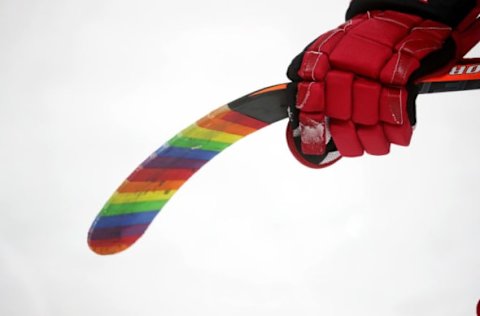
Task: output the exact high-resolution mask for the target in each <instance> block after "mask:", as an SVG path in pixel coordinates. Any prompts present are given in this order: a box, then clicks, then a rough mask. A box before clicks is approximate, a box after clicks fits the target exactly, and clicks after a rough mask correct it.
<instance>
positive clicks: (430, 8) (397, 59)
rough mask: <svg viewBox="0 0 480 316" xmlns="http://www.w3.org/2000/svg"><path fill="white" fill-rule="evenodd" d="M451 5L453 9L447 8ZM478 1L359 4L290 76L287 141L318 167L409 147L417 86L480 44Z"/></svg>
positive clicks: (292, 68) (362, 1) (307, 162)
mask: <svg viewBox="0 0 480 316" xmlns="http://www.w3.org/2000/svg"><path fill="white" fill-rule="evenodd" d="M445 3H448V4H445ZM479 8H480V5H479V1H478V0H473V1H470V0H465V1H445V0H437V1H434V0H430V1H417V0H411V1H405V0H402V1H394V0H383V1H378V0H377V1H374V0H371V1H369V0H354V1H352V2H351V4H350V8H349V10H348V12H347V18H348V20H347V21H346V22H345V23H344V24H342V25H340V26H339V27H337V28H336V29H334V30H331V31H329V32H327V33H325V34H323V35H321V36H320V37H318V38H317V39H316V40H315V41H313V42H312V43H311V44H310V45H309V46H308V47H307V48H306V49H305V50H304V51H303V52H302V53H301V54H300V55H298V56H297V57H296V58H295V59H294V60H293V61H292V63H291V65H290V67H289V69H288V72H287V75H288V77H289V78H290V80H292V83H291V84H289V87H288V95H289V98H290V100H289V104H290V106H289V116H290V120H289V124H288V128H287V142H288V145H289V148H290V150H291V151H292V153H293V154H294V156H295V157H296V158H297V159H298V160H299V161H300V162H301V163H303V164H304V165H306V166H309V167H312V168H322V167H326V166H329V165H331V164H333V163H334V162H336V161H337V160H338V159H340V158H341V157H342V156H345V157H357V156H361V155H363V154H364V153H368V154H371V155H385V154H388V153H389V151H390V146H391V144H396V145H401V146H408V145H409V144H410V140H411V137H412V133H413V127H414V126H415V123H416V117H415V100H416V97H417V94H418V91H416V88H415V85H414V82H415V81H416V80H418V79H419V78H421V77H424V76H427V75H431V74H437V73H442V72H445V71H447V70H448V69H449V67H450V66H452V65H453V64H454V63H456V62H458V61H459V60H460V59H461V58H462V57H463V56H464V55H465V54H466V53H467V52H468V51H469V50H470V49H471V48H472V47H473V46H475V44H476V43H477V42H478V40H479V39H480V25H479V24H480V23H479V20H478V14H479V13H480V9H479Z"/></svg>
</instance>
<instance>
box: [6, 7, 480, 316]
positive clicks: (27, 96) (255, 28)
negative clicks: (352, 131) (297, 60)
mask: <svg viewBox="0 0 480 316" xmlns="http://www.w3.org/2000/svg"><path fill="white" fill-rule="evenodd" d="M348 2H349V1H347V0H342V1H329V2H328V4H327V2H324V1H318V0H316V1H313V0H306V1H300V2H298V1H297V2H292V1H271V0H265V1H262V0H259V1H251V2H245V1H237V2H228V1H220V0H204V1H169V2H165V1H153V0H139V1H125V0H116V1H113V0H110V1H107V0H95V1H92V0H83V1H72V0H61V1H60V0H49V1H45V0H44V1H31V0H30V1H27V0H2V1H0V45H1V47H0V174H1V180H0V181H1V182H0V192H1V193H0V210H1V211H0V212H1V213H0V214H1V215H2V219H1V220H0V315H8V316H16V315H21V316H25V315H28V316H30V315H31V316H37V315H39V316H52V315H53V316H65V315H69V316H75V315H82V316H84V315H89V316H96V315H113V316H126V315H142V316H143V315H169V316H176V315H178V316H180V315H182V316H184V315H209V316H211V315H233V316H235V315H242V316H244V315H262V316H263V315H275V316H282V315H302V316H310V315H335V316H347V315H348V316H351V315H356V316H363V315H368V316H377V315H378V316H400V315H408V316H433V315H434V316H452V315H455V316H457V315H460V316H463V315H473V310H474V307H475V303H476V301H477V300H478V299H479V298H480V255H479V254H478V241H479V240H480V229H479V223H480V207H479V205H480V194H479V193H480V180H479V179H480V166H479V151H480V146H479V145H480V143H479V135H480V107H479V103H478V96H479V92H478V91H472V92H465V93H450V94H442V95H429V96H421V97H419V100H418V105H419V106H418V119H419V123H418V125H417V128H416V131H415V135H414V139H413V142H412V145H411V146H410V147H409V148H399V147H395V148H393V150H392V153H391V154H390V155H389V156H386V157H368V156H365V157H362V158H360V159H343V160H341V161H340V162H339V163H337V164H336V165H334V166H332V167H330V168H328V169H325V170H310V169H307V168H304V167H302V166H301V165H299V164H298V163H297V162H296V161H295V159H294V158H293V157H292V156H291V155H290V153H289V152H288V149H287V145H286V143H285V140H284V129H285V124H286V121H284V122H282V123H279V124H277V125H274V126H272V127H269V128H268V129H265V130H263V131H261V132H259V133H258V134H256V135H253V136H251V137H249V138H247V139H245V140H242V141H240V142H239V143H238V144H236V145H235V146H233V147H232V148H229V149H228V150H226V151H225V152H224V153H222V154H221V155H220V156H219V157H217V158H215V159H214V160H213V161H212V162H211V163H210V164H208V165H207V166H206V167H205V168H204V169H203V170H202V171H201V172H199V173H198V174H196V175H195V177H194V178H192V179H191V181H190V182H189V183H187V184H186V185H185V186H184V187H183V188H182V190H181V191H180V192H179V193H178V194H177V195H176V196H175V197H174V198H173V199H172V200H171V201H170V203H169V204H168V205H167V207H165V209H164V210H163V212H162V214H160V215H159V217H158V218H157V219H156V221H155V222H154V224H153V225H152V226H151V227H150V229H149V230H148V232H147V234H146V235H145V236H144V238H143V239H141V240H140V242H138V243H137V244H136V245H135V246H134V247H132V248H131V249H130V250H128V251H126V252H125V253H122V254H120V255H116V256H110V257H101V256H97V255H95V254H93V253H92V252H91V251H90V250H89V249H88V247H87V244H86V234H87V230H88V228H89V226H90V224H91V222H92V220H93V219H94V217H95V216H96V214H97V212H98V211H99V209H100V208H101V207H102V205H103V203H104V202H105V201H106V199H107V198H108V197H109V196H110V194H111V193H112V192H113V190H114V189H115V188H116V187H117V186H118V185H119V184H120V182H121V181H122V180H123V179H124V178H125V177H126V176H127V175H128V174H129V173H130V172H131V171H132V170H133V169H134V168H135V167H136V166H137V165H138V164H139V163H140V162H141V161H142V160H143V159H145V158H146V157H147V156H148V155H149V154H150V153H151V152H152V151H154V150H155V149H156V148H158V147H159V146H160V145H161V144H162V143H163V142H164V141H166V140H167V139H168V138H170V137H171V136H172V135H174V134H175V133H177V132H178V131H180V130H181V129H182V128H184V127H186V126H187V125H189V124H190V123H192V122H193V121H194V120H196V119H197V118H199V117H201V116H203V115H205V114H206V113H208V112H210V111H211V110H213V109H214V108H216V107H218V106H220V105H222V104H224V103H226V102H228V101H231V100H233V99H235V98H236V97H238V96H240V95H243V94H245V93H248V92H250V91H253V90H256V89H258V88H261V87H264V86H267V85H271V84H275V83H279V82H283V81H285V80H286V79H285V75H284V73H285V69H286V67H287V65H288V64H289V62H290V60H291V58H293V57H294V56H295V55H296V54H297V53H298V52H299V51H300V50H302V49H303V47H304V46H305V45H307V44H308V43H309V42H310V41H311V40H312V39H313V38H314V37H316V36H317V35H319V34H320V33H321V32H323V31H325V30H327V29H329V28H332V27H334V26H336V25H338V24H339V23H341V21H342V19H343V14H344V10H345V8H346V7H347V5H348ZM476 55H480V51H479V50H478V49H477V51H476ZM299 184H301V185H299Z"/></svg>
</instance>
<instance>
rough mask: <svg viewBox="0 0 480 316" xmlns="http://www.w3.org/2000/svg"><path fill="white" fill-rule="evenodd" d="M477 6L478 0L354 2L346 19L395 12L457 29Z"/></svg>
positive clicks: (368, 0)
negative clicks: (375, 13) (371, 12)
mask: <svg viewBox="0 0 480 316" xmlns="http://www.w3.org/2000/svg"><path fill="white" fill-rule="evenodd" d="M477 5H478V3H477V0H352V2H351V3H350V6H349V8H348V10H347V14H346V18H347V20H349V19H351V18H352V17H354V16H355V15H358V14H361V13H365V12H367V11H371V10H394V11H399V12H404V13H409V14H414V15H417V16H420V17H423V18H424V19H429V20H434V21H437V22H441V23H443V24H447V25H449V26H451V27H453V28H455V27H456V26H457V25H458V24H459V23H460V22H462V20H464V19H465V18H466V17H467V16H468V14H469V13H470V12H471V11H472V10H473V9H474V8H475V7H476V6H477Z"/></svg>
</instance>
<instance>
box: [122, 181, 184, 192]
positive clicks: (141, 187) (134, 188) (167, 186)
mask: <svg viewBox="0 0 480 316" xmlns="http://www.w3.org/2000/svg"><path fill="white" fill-rule="evenodd" d="M184 183H185V180H166V181H162V182H131V181H125V182H124V183H123V184H122V185H121V186H120V187H119V188H118V189H117V192H119V193H133V192H148V191H168V190H177V189H178V188H180V187H181V186H182V184H184Z"/></svg>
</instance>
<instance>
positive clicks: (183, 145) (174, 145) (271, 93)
mask: <svg viewBox="0 0 480 316" xmlns="http://www.w3.org/2000/svg"><path fill="white" fill-rule="evenodd" d="M475 62H476V63H469V64H459V65H457V66H455V67H453V68H452V69H451V71H450V73H449V74H447V75H445V76H441V77H429V78H426V79H423V80H421V81H419V82H417V87H418V91H419V93H433V92H444V91H462V90H469V89H479V88H480V62H478V60H475ZM286 86H287V84H279V85H275V86H272V87H269V88H265V89H261V90H259V91H256V92H253V93H250V94H248V95H246V96H244V97H242V98H239V99H237V100H235V101H233V102H230V103H229V104H227V105H225V106H222V107H220V108H218V109H216V110H215V111H213V112H212V113H210V114H208V115H206V116H205V117H203V118H201V119H200V120H198V121H197V122H196V123H194V124H192V125H190V126H189V127H187V128H186V129H184V130H183V131H181V132H180V133H178V134H177V135H176V136H174V137H173V138H172V139H170V140H169V141H168V142H167V143H166V144H164V145H163V146H162V147H160V148H159V149H158V150H157V151H155V152H154V153H153V154H152V155H151V156H150V157H148V158H147V159H146V160H145V161H144V162H143V163H142V164H141V165H140V166H139V167H138V168H137V169H135V171H134V172H133V173H132V174H131V175H130V176H129V177H128V178H127V179H126V180H125V181H124V182H123V183H122V184H121V185H120V187H119V188H118V189H117V190H116V191H115V193H114V194H113V195H112V196H111V198H110V199H109V200H108V201H107V203H106V204H105V206H104V207H103V208H102V210H101V211H100V213H99V214H98V216H97V217H96V219H95V221H94V222H93V224H92V226H91V228H90V231H89V233H88V244H89V246H90V248H91V249H92V250H93V251H94V252H96V253H98V254H102V255H106V254H115V253H118V252H120V251H123V250H125V249H127V248H128V247H130V246H131V245H132V244H133V243H135V242H136V241H137V240H138V239H139V238H140V237H141V236H142V235H143V233H144V232H145V231H146V229H147V228H148V226H149V225H150V224H151V223H152V221H153V219H154V218H155V216H156V215H157V214H158V213H159V212H160V210H161V209H162V208H163V207H164V206H165V204H166V203H167V202H168V201H169V200H170V198H171V197H172V196H173V195H174V194H175V192H176V191H177V190H178V189H179V188H180V187H181V186H182V185H183V184H184V183H185V182H186V181H187V180H188V179H189V178H190V177H191V176H192V175H193V174H194V173H196V172H197V171H198V170H199V169H201V168H202V166H203V165H205V164H206V163H207V162H208V161H210V159H212V158H213V157H215V156H216V155H217V154H219V153H220V152H221V151H223V150H224V149H225V148H227V147H228V146H230V145H231V144H233V143H235V142H236V141H238V140H240V139H241V138H243V137H245V136H247V135H249V134H251V133H253V132H255V131H257V130H259V129H261V128H263V127H265V126H268V125H270V124H272V123H274V122H277V121H279V120H282V119H285V118H286V117H287V106H288V105H287V101H286V99H287V94H286Z"/></svg>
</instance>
